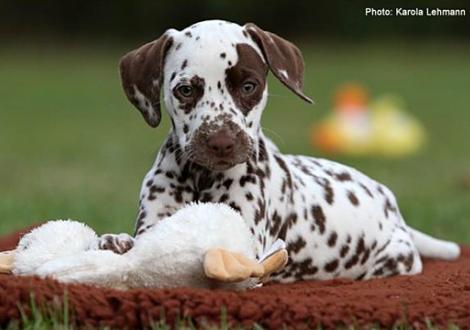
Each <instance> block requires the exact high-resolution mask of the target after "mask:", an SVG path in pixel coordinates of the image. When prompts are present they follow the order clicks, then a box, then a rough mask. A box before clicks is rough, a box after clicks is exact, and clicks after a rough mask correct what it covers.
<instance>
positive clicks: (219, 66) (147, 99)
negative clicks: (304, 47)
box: [120, 20, 311, 170]
mask: <svg viewBox="0 0 470 330" xmlns="http://www.w3.org/2000/svg"><path fill="white" fill-rule="evenodd" d="M120 69H121V78H122V83H123V87H124V91H125V93H126V95H127V97H128V98H129V100H130V101H131V102H132V104H133V105H134V106H136V107H137V109H139V111H140V112H141V113H142V115H143V117H144V119H145V121H146V122H147V123H148V124H149V125H150V126H152V127H156V126H158V124H159V122H160V118H161V113H160V103H161V99H160V92H161V91H162V90H163V101H164V103H165V108H166V110H167V112H168V113H169V115H170V117H171V123H172V126H173V131H174V133H175V135H176V136H177V138H178V143H179V145H180V148H181V150H182V151H183V152H184V154H185V155H186V156H187V158H188V159H190V160H192V161H194V162H196V163H198V164H199V165H202V166H204V167H207V168H209V169H211V170H226V169H228V168H231V167H233V166H234V165H236V164H239V163H243V162H245V161H246V160H248V158H249V156H250V155H251V153H252V152H253V148H254V147H253V143H254V141H256V140H257V135H258V133H259V130H260V118H261V113H262V111H263V109H264V107H265V105H266V101H267V96H268V92H267V82H266V78H267V74H268V71H269V70H271V72H272V73H273V74H274V75H275V76H276V77H277V78H278V79H279V80H280V81H281V82H282V83H283V84H284V85H285V86H286V87H287V88H289V89H290V90H292V91H293V92H294V93H295V94H297V95H298V96H300V97H301V98H302V99H304V100H305V101H307V102H311V100H310V99H309V98H308V97H307V96H305V95H304V94H303V91H302V88H303V71H304V66H303V59H302V55H301V53H300V51H299V50H298V48H297V47H296V46H295V45H293V44H292V43H290V42H288V41H286V40H284V39H282V38H280V37H278V36H277V35H275V34H272V33H269V32H266V31H263V30H261V29H260V28H258V27H257V26H256V25H254V24H246V25H244V26H239V25H237V24H234V23H229V22H225V21H217V20H215V21H204V22H200V23H197V24H194V25H192V26H190V27H188V28H186V29H184V30H182V31H177V30H174V29H170V30H168V31H166V32H165V33H164V34H163V35H162V36H161V37H160V38H158V39H157V40H155V41H153V42H150V43H148V44H146V45H144V46H142V47H140V48H138V49H136V50H134V51H131V52H130V53H128V54H126V55H125V56H124V57H123V58H122V59H121V63H120Z"/></svg>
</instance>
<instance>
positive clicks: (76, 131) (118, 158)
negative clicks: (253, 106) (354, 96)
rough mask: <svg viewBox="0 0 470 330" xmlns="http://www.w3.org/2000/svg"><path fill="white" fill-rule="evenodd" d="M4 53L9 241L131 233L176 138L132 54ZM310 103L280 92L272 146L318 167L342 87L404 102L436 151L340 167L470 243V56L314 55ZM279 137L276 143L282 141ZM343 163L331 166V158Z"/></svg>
mask: <svg viewBox="0 0 470 330" xmlns="http://www.w3.org/2000/svg"><path fill="white" fill-rule="evenodd" d="M57 48H58V49H54V47H53V45H48V47H39V46H35V47H29V48H24V47H23V48H19V47H6V48H3V49H0V95H1V97H0V219H1V220H0V234H5V233H7V232H10V231H12V230H15V229H20V228H22V227H23V226H25V225H27V224H31V223H36V222H39V221H42V220H45V219H59V218H72V219H78V220H81V221H84V222H87V223H88V224H90V225H91V226H93V227H94V228H95V229H96V230H97V231H99V232H104V231H107V232H117V231H127V232H130V231H132V229H133V223H134V219H135V216H136V211H137V203H138V193H139V189H140V183H141V180H142V178H143V176H144V174H145V173H146V171H147V169H148V168H149V167H150V166H151V164H152V162H153V159H154V156H155V154H156V151H157V150H158V147H159V145H160V143H161V142H162V140H163V138H164V136H165V134H166V133H167V131H168V118H167V116H164V118H163V125H162V127H160V128H158V129H151V128H149V127H147V126H146V125H145V123H144V121H143V120H142V119H141V117H140V114H139V113H138V112H137V111H136V110H134V109H133V108H132V107H131V105H130V104H129V103H128V102H127V100H126V99H125V97H124V96H123V92H122V91H121V87H120V82H119V80H118V73H117V62H118V59H119V57H120V55H121V54H123V53H124V49H125V48H126V47H120V48H109V49H103V48H97V47H85V46H81V47H74V48H65V47H57ZM301 48H302V49H303V50H304V53H305V60H306V63H307V73H306V78H305V81H306V91H307V94H308V95H310V96H311V97H313V98H314V100H315V101H316V105H315V106H309V105H306V104H304V103H302V102H301V101H300V100H299V99H297V98H296V97H295V96H294V95H293V94H291V93H289V92H288V90H287V89H284V88H282V87H281V85H280V84H279V83H278V82H276V81H272V82H271V94H272V96H271V99H270V102H269V104H268V108H267V110H266V112H265V115H264V122H263V126H264V127H266V128H268V129H269V130H268V132H267V134H268V135H269V136H271V137H272V138H273V140H274V141H275V142H276V143H277V144H278V145H279V146H280V148H281V149H282V150H283V151H284V152H289V153H302V154H308V155H318V152H316V151H315V150H314V149H312V148H311V147H310V145H309V141H308V130H309V126H310V125H311V123H313V122H315V121H316V120H318V119H319V118H320V117H321V116H322V115H324V114H325V113H326V112H327V111H328V110H329V108H330V105H331V97H332V94H333V93H334V90H335V88H336V86H337V85H338V84H340V83H342V82H345V81H351V80H353V81H360V82H362V83H363V84H365V85H366V86H367V87H368V88H370V90H371V92H372V93H373V94H380V93H383V92H394V93H397V94H399V95H401V96H403V97H404V99H405V100H406V101H407V103H408V108H409V109H410V110H411V112H413V113H414V114H415V115H416V116H417V117H418V118H420V119H421V121H423V122H424V124H425V126H426V128H427V129H428V133H429V143H428V144H427V146H426V148H425V150H423V151H422V152H421V153H419V154H417V155H414V156H412V157H409V158H405V159H381V158H367V159H364V158H361V159H359V158H338V159H337V160H339V161H341V162H344V163H347V164H350V165H352V166H354V167H357V168H359V169H361V170H362V171H364V172H365V173H367V174H368V175H370V176H372V177H374V178H376V179H378V180H379V181H381V182H383V183H385V184H387V185H388V186H389V187H390V188H391V189H392V190H393V191H395V192H396V194H397V197H398V199H399V201H400V205H401V209H402V213H403V214H404V216H405V218H406V220H407V221H408V223H410V224H412V225H414V226H415V227H418V228H421V229H424V230H426V231H428V232H430V233H433V234H435V235H438V236H440V237H443V238H448V239H454V240H458V241H460V242H467V243H468V242H470V235H469V233H470V188H468V187H467V188H465V187H464V185H463V184H462V182H463V181H464V180H465V178H467V179H466V180H470V179H469V177H470V138H469V130H470V109H469V104H470V56H469V55H470V45H467V46H457V45H452V44H442V45H440V44H438V45H434V46H429V45H421V46H411V45H410V44H400V43H394V44H392V45H387V46H383V45H370V44H365V45H362V44H356V45H349V46H346V45H342V46H337V45H315V46H313V45H312V46H308V45H306V46H304V47H301ZM273 132H275V133H273ZM330 158H333V157H330Z"/></svg>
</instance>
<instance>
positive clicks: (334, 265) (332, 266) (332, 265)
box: [323, 259, 339, 273]
mask: <svg viewBox="0 0 470 330" xmlns="http://www.w3.org/2000/svg"><path fill="white" fill-rule="evenodd" d="M338 265H339V261H338V259H334V260H332V261H330V262H328V263H327V264H326V265H325V267H324V268H323V269H324V270H325V271H326V272H328V273H332V272H334V271H335V270H336V269H337V268H338Z"/></svg>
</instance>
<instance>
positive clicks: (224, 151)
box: [207, 131, 235, 157]
mask: <svg viewBox="0 0 470 330" xmlns="http://www.w3.org/2000/svg"><path fill="white" fill-rule="evenodd" d="M207 145H208V146H209V148H210V150H211V151H212V152H213V153H214V154H215V155H216V156H218V157H228V156H230V155H231V154H232V153H233V149H234V148H235V138H233V137H231V136H230V135H228V134H227V133H226V132H224V131H219V132H217V133H214V134H212V135H211V136H209V138H208V139H207Z"/></svg>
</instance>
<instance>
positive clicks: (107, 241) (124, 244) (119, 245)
mask: <svg viewBox="0 0 470 330" xmlns="http://www.w3.org/2000/svg"><path fill="white" fill-rule="evenodd" d="M133 246H134V238H133V237H132V236H130V235H128V234H124V233H122V234H104V235H102V236H100V238H99V242H98V247H99V249H100V250H110V251H113V252H114V253H117V254H124V253H126V252H127V251H129V250H130V249H131V248H132V247H133Z"/></svg>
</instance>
